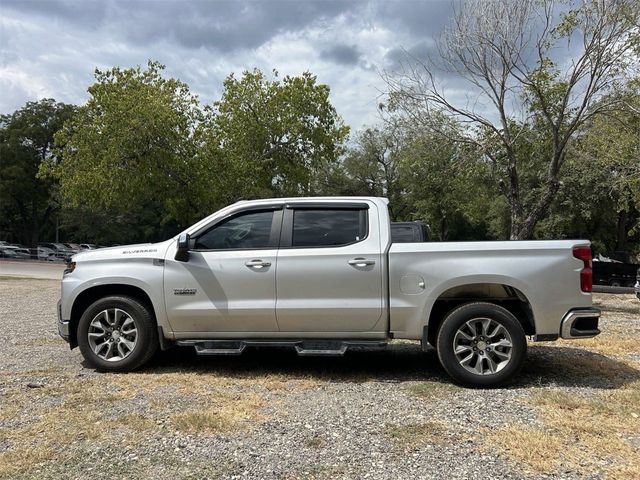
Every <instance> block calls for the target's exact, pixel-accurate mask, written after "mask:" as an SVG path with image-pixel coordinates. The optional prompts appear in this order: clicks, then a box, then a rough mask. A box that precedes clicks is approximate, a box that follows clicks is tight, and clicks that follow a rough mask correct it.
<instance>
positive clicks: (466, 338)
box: [456, 330, 473, 342]
mask: <svg viewBox="0 0 640 480" xmlns="http://www.w3.org/2000/svg"><path fill="white" fill-rule="evenodd" d="M456 336H461V337H462V338H464V339H465V340H467V341H469V342H470V341H472V340H473V336H472V335H467V334H466V333H465V332H464V331H462V330H458V333H456Z"/></svg>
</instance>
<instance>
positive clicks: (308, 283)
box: [276, 202, 385, 335]
mask: <svg viewBox="0 0 640 480" xmlns="http://www.w3.org/2000/svg"><path fill="white" fill-rule="evenodd" d="M381 257H382V256H381V253H380V235H379V227H378V215H377V207H376V205H375V204H373V203H367V202H361V203H344V202H333V203H331V202H328V203H290V204H287V205H286V207H285V209H284V217H283V222H282V232H281V239H280V249H279V250H278V262H277V263H278V268H277V272H276V290H277V302H276V317H277V321H278V326H279V328H280V331H281V332H291V333H292V334H295V333H296V332H305V333H313V332H318V333H320V334H322V333H326V332H337V333H340V334H342V335H344V334H347V335H348V333H349V332H352V333H362V332H379V331H382V330H384V328H385V324H384V322H383V321H381V318H382V295H383V282H382V258H381Z"/></svg>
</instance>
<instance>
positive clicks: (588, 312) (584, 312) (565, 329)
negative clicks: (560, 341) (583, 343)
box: [560, 308, 600, 339]
mask: <svg viewBox="0 0 640 480" xmlns="http://www.w3.org/2000/svg"><path fill="white" fill-rule="evenodd" d="M585 317H586V318H593V317H597V318H600V310H598V309H597V308H580V309H577V310H571V311H570V312H567V314H566V315H565V316H564V318H563V319H562V323H561V324H560V336H561V337H562V338H564V339H572V338H591V337H595V336H596V335H598V334H599V333H600V330H597V329H596V330H594V333H593V334H587V335H572V334H571V330H572V328H573V324H574V323H575V321H576V320H578V319H579V318H585Z"/></svg>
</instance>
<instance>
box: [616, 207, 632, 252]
mask: <svg viewBox="0 0 640 480" xmlns="http://www.w3.org/2000/svg"><path fill="white" fill-rule="evenodd" d="M628 223H629V213H628V212H627V211H626V210H622V211H621V212H618V225H617V229H616V250H617V251H618V252H626V251H627V231H628V229H627V225H628Z"/></svg>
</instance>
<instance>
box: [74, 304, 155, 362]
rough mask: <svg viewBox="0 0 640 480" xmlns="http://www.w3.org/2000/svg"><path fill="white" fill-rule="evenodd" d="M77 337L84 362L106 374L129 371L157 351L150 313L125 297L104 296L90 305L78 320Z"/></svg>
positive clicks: (152, 318)
mask: <svg viewBox="0 0 640 480" xmlns="http://www.w3.org/2000/svg"><path fill="white" fill-rule="evenodd" d="M77 335H78V346H79V347H80V351H81V352H82V356H83V357H84V358H85V360H86V361H87V362H88V363H89V364H91V365H92V366H93V367H95V368H97V369H98V370H101V371H106V372H128V371H131V370H133V369H135V368H137V367H139V366H141V365H142V364H144V363H146V362H147V361H148V360H149V359H150V358H151V357H152V356H153V354H154V353H155V351H156V350H157V348H158V332H157V330H156V327H155V322H154V317H153V313H152V312H151V311H150V309H149V307H147V306H146V305H144V304H143V303H141V302H139V301H138V300H137V299H135V298H133V297H127V296H120V295H118V296H115V295H114V296H110V297H104V298H101V299H100V300H97V301H96V302H94V303H93V304H91V305H90V306H89V308H87V309H86V310H85V312H84V313H83V314H82V317H80V321H79V322H78V332H77Z"/></svg>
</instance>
